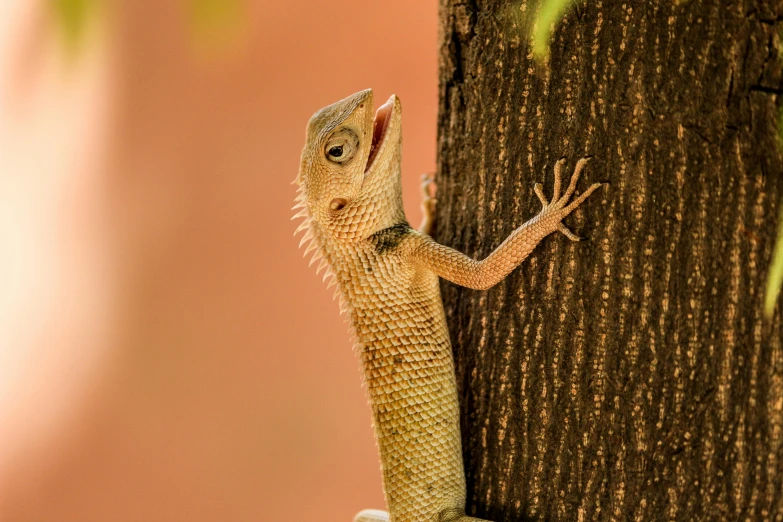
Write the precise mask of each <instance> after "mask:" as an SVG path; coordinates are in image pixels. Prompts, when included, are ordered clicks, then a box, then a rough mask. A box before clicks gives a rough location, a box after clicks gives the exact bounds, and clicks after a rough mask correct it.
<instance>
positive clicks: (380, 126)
mask: <svg viewBox="0 0 783 522" xmlns="http://www.w3.org/2000/svg"><path fill="white" fill-rule="evenodd" d="M393 109H394V95H392V96H391V97H390V98H389V101H387V102H386V103H384V104H383V105H381V106H380V107H378V110H377V111H375V121H374V122H373V130H372V144H371V145H370V156H369V157H368V158H367V167H365V169H364V172H367V171H369V170H370V167H372V164H373V161H374V160H375V156H377V155H378V151H379V150H380V149H381V145H382V144H383V139H384V138H385V137H386V129H387V128H388V127H389V121H390V120H391V114H392V110H393Z"/></svg>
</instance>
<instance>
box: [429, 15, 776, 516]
mask: <svg viewBox="0 0 783 522" xmlns="http://www.w3.org/2000/svg"><path fill="white" fill-rule="evenodd" d="M532 9H533V6H531V5H527V6H525V4H524V2H523V3H519V2H507V1H500V0H494V1H489V0H488V1H483V2H475V1H459V0H442V3H441V57H440V73H439V74H440V101H441V105H440V116H439V165H438V167H439V172H438V181H439V187H438V190H439V193H438V200H439V201H438V211H437V221H436V225H435V226H436V230H435V236H436V238H437V239H438V241H440V242H442V243H444V244H447V245H450V246H453V247H455V248H458V249H460V250H462V251H464V252H466V253H468V254H470V255H473V256H475V257H477V258H480V257H484V256H486V255H487V254H488V253H489V252H491V251H492V249H493V248H494V247H496V246H497V245H498V244H499V243H500V242H501V241H502V239H503V238H505V237H506V235H508V233H509V232H511V231H512V230H513V229H514V228H515V227H517V226H518V225H519V224H521V223H522V222H524V221H525V220H527V219H528V218H529V217H531V216H533V215H534V214H535V213H536V212H537V211H538V209H539V208H540V205H539V203H538V200H537V198H536V197H535V195H534V194H533V190H532V187H533V184H534V182H536V181H543V182H544V186H545V192H546V193H547V194H548V195H550V194H551V190H552V179H553V178H552V166H553V165H554V162H555V161H556V160H557V159H558V158H559V157H561V156H566V157H567V158H569V168H573V165H574V163H575V162H576V160H577V159H578V158H579V157H581V156H586V155H592V156H594V159H593V161H592V162H591V164H590V165H589V166H588V169H587V171H586V178H587V179H588V180H589V181H591V182H592V181H608V182H610V183H611V186H609V187H607V188H606V189H603V190H602V191H599V192H597V193H596V194H594V195H593V196H591V197H590V198H589V199H588V200H587V202H586V203H585V204H584V205H583V206H582V207H581V208H580V210H578V211H577V212H576V214H575V215H573V216H571V217H569V218H568V219H566V223H567V224H569V225H570V226H571V227H572V229H574V230H575V231H576V232H577V233H578V234H580V235H582V236H585V237H587V238H588V239H589V240H588V241H584V242H581V243H572V242H569V241H568V240H567V239H566V238H565V237H563V236H562V235H552V236H550V237H549V238H547V239H545V240H544V242H543V243H542V245H540V246H539V248H538V249H537V250H536V251H535V252H534V254H533V255H532V256H531V257H530V258H529V259H528V260H527V261H526V262H525V263H524V265H523V267H522V268H520V269H518V270H516V271H515V272H513V273H512V275H511V276H509V278H508V279H506V280H505V281H504V282H502V283H501V284H499V285H498V286H497V287H495V288H493V289H491V290H489V291H486V292H477V291H472V290H466V289H462V288H458V287H456V286H454V285H451V284H448V283H443V296H444V302H445V304H446V309H447V315H448V320H449V327H450V329H451V335H452V340H453V342H454V351H455V356H456V360H457V380H458V384H459V387H460V399H461V412H462V419H463V420H462V430H463V432H462V437H463V446H464V448H463V451H464V454H465V466H466V469H467V476H468V504H469V506H468V513H469V514H473V515H476V516H481V517H485V518H489V519H491V520H495V521H511V520H542V521H543V520H547V521H549V520H580V521H593V520H683V521H686V520H687V521H690V520H783V327H782V326H781V311H780V305H779V306H778V308H777V309H776V313H775V317H774V320H773V321H771V322H765V321H764V320H763V319H762V305H763V289H764V283H765V277H766V273H767V269H768V265H769V261H770V258H771V253H772V246H773V242H774V238H775V233H776V225H777V223H776V216H777V208H778V204H779V201H780V200H781V196H783V161H782V158H781V153H780V150H779V148H778V140H777V137H776V132H777V130H776V128H777V126H776V121H777V114H778V109H779V106H780V98H781V92H782V89H783V83H782V81H781V56H780V55H779V51H778V48H777V46H778V45H779V43H780V42H779V39H780V36H779V33H780V30H781V27H783V2H781V1H780V0H775V1H763V0H747V1H744V2H743V1H737V2H724V1H723V0H705V1H697V0H691V1H680V2H675V1H673V0H672V1H668V0H650V1H647V2H643V1H636V2H627V1H626V2H620V1H614V0H609V1H604V2H581V3H579V4H578V5H577V6H576V7H575V8H574V9H573V10H571V11H570V12H569V13H568V14H567V15H566V17H565V19H564V20H563V22H562V23H560V24H558V25H557V27H556V29H555V31H554V33H553V40H552V53H551V57H550V61H549V64H548V66H547V67H539V66H536V65H535V64H534V62H533V60H532V57H531V55H530V48H529V46H528V45H527V44H526V39H525V36H524V34H523V32H522V31H523V21H524V13H525V12H526V11H527V12H529V11H530V10H532ZM586 186H587V182H586V181H582V182H580V188H581V190H583V189H584V187H586Z"/></svg>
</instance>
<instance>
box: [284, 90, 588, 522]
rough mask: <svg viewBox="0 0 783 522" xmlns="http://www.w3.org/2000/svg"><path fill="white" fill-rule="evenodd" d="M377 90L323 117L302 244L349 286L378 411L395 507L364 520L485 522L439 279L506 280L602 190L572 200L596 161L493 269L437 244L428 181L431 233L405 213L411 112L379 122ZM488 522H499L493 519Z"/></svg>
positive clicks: (502, 249) (496, 254)
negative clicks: (471, 476) (468, 460)
mask: <svg viewBox="0 0 783 522" xmlns="http://www.w3.org/2000/svg"><path fill="white" fill-rule="evenodd" d="M372 109H373V92H372V89H367V90H364V91H360V92H357V93H355V94H353V95H351V96H349V97H347V98H345V99H343V100H340V101H338V102H336V103H333V104H331V105H329V106H327V107H324V108H322V109H321V110H319V111H318V112H316V113H315V114H314V115H313V116H312V118H311V119H310V121H309V122H308V124H307V131H306V140H305V145H304V148H303V150H302V156H301V162H300V168H299V173H298V175H297V177H296V180H295V182H294V183H295V184H297V185H298V190H297V197H296V205H295V206H294V210H296V209H299V211H298V213H297V214H296V215H295V216H294V218H303V221H302V223H301V224H300V225H299V227H298V228H297V230H296V233H300V232H302V231H306V233H305V235H304V237H303V238H302V240H301V242H300V247H301V246H302V245H304V244H305V243H307V247H306V249H305V256H306V255H307V254H308V253H310V252H311V251H314V254H313V257H312V259H311V261H310V265H312V264H313V263H314V262H315V261H318V260H320V263H319V266H318V269H317V273H320V271H321V270H323V269H324V268H325V269H326V273H325V275H324V280H327V279H329V278H331V279H330V284H329V286H332V285H335V284H336V285H337V289H336V295H338V296H339V297H340V303H341V312H347V313H348V316H349V318H350V324H351V330H352V337H353V342H354V347H355V351H356V353H357V355H358V357H359V359H360V361H361V366H362V372H363V379H364V383H365V385H366V388H367V394H368V397H369V401H370V403H371V407H372V417H373V428H374V432H375V437H376V442H377V445H378V448H379V453H380V460H381V470H382V473H383V487H384V494H385V497H386V504H387V509H388V511H380V510H364V511H361V512H360V513H359V514H357V515H356V517H355V518H354V522H387V521H391V522H410V521H438V522H480V521H482V519H478V518H474V517H470V516H467V515H466V514H465V500H466V498H465V497H466V485H465V471H464V468H463V462H462V449H461V438H460V425H459V403H458V398H457V384H456V377H455V374H454V360H453V355H452V349H451V342H450V340H449V332H448V329H447V325H446V317H445V312H444V308H443V303H442V302H441V297H440V287H439V278H444V279H447V280H449V281H451V282H453V283H456V284H458V285H462V286H465V287H468V288H473V289H478V290H485V289H488V288H490V287H492V286H494V285H495V284H497V283H498V282H499V281H501V280H502V279H503V278H505V277H506V275H508V274H509V273H510V272H511V271H512V270H513V269H514V268H516V267H517V266H518V265H519V264H520V263H521V262H522V261H523V260H524V259H525V258H526V257H527V256H528V254H530V252H532V251H533V249H535V247H536V246H537V245H538V243H539V242H540V241H541V240H542V239H544V238H545V237H546V236H548V235H549V234H551V233H553V232H556V231H560V232H561V233H563V234H564V235H565V236H567V237H568V238H569V239H571V240H579V239H580V238H579V237H577V236H576V235H575V234H573V233H572V232H571V231H570V230H569V229H568V228H567V227H566V226H565V225H564V224H563V223H562V220H563V218H565V217H566V216H567V215H568V214H570V213H571V212H572V211H573V210H574V209H576V208H577V207H578V206H579V205H580V204H581V203H582V202H583V201H584V200H585V199H586V198H587V197H588V196H589V195H590V194H591V193H592V192H593V191H594V190H596V189H597V188H599V187H600V186H601V185H602V184H601V183H594V184H592V185H591V186H590V187H589V188H588V189H587V190H585V191H584V192H583V193H581V194H580V195H579V196H578V197H574V199H573V200H572V201H569V200H571V197H572V196H573V194H574V192H575V189H576V183H577V180H578V179H579V176H580V174H581V172H582V170H583V168H584V166H585V164H586V163H587V161H588V159H589V158H582V159H580V160H579V161H578V162H577V164H576V167H575V169H574V174H573V175H572V177H571V179H570V182H569V185H568V187H567V188H566V190H565V191H564V192H563V194H562V195H561V194H560V190H561V170H562V166H563V164H564V161H565V159H564V158H561V159H560V160H558V161H557V162H556V164H555V166H554V178H555V179H554V189H553V195H552V198H551V200H547V198H546V197H545V195H544V192H543V188H542V186H541V185H540V184H539V183H536V184H535V185H534V192H535V194H536V196H537V197H538V199H539V200H540V201H541V204H542V205H543V208H542V210H541V211H540V212H539V214H538V215H536V216H535V217H533V218H532V219H530V220H529V221H527V222H526V223H524V224H523V225H521V226H520V227H519V228H517V229H516V230H514V231H513V232H512V233H511V234H510V235H509V236H508V238H507V239H506V240H505V241H503V243H502V244H501V245H500V246H498V247H497V248H496V249H495V250H494V251H493V252H492V253H491V254H489V255H488V256H487V257H486V258H485V259H483V260H481V261H476V260H474V259H472V258H471V257H469V256H467V255H465V254H462V253H461V252H459V251H457V250H454V249H452V248H450V247H448V246H445V245H441V244H439V243H437V242H436V241H435V240H434V239H432V237H430V236H429V234H428V232H429V230H427V229H428V226H429V225H428V224H429V223H431V217H432V216H431V214H432V212H433V209H434V203H435V201H436V200H435V198H434V197H430V196H429V187H428V185H429V184H430V183H431V181H432V180H431V178H430V179H427V177H426V176H425V180H424V183H423V185H422V186H423V192H424V195H425V201H424V205H423V207H422V208H423V209H424V211H425V220H424V221H425V225H424V226H423V227H421V228H420V229H414V228H412V227H411V226H410V225H409V224H408V221H407V220H406V218H405V212H404V210H403V204H402V182H401V159H402V133H401V111H402V107H401V103H400V100H399V98H398V97H397V96H395V95H392V96H391V97H390V98H389V99H388V101H386V102H385V103H384V104H382V105H381V106H380V107H379V108H378V109H377V110H376V111H375V112H374V113H373V110H372ZM483 522H487V521H483Z"/></svg>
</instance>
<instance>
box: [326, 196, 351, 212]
mask: <svg viewBox="0 0 783 522" xmlns="http://www.w3.org/2000/svg"><path fill="white" fill-rule="evenodd" d="M347 204H348V201H347V200H346V199H345V198H334V199H333V200H332V201H331V202H330V203H329V208H330V209H331V210H333V211H335V212H336V211H338V210H342V209H343V208H345V205H347Z"/></svg>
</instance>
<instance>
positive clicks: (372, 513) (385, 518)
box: [353, 509, 389, 522]
mask: <svg viewBox="0 0 783 522" xmlns="http://www.w3.org/2000/svg"><path fill="white" fill-rule="evenodd" d="M353 522H389V514H388V513H387V512H386V511H381V510H379V509H364V510H362V511H359V512H358V513H357V514H356V516H355V517H353Z"/></svg>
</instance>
